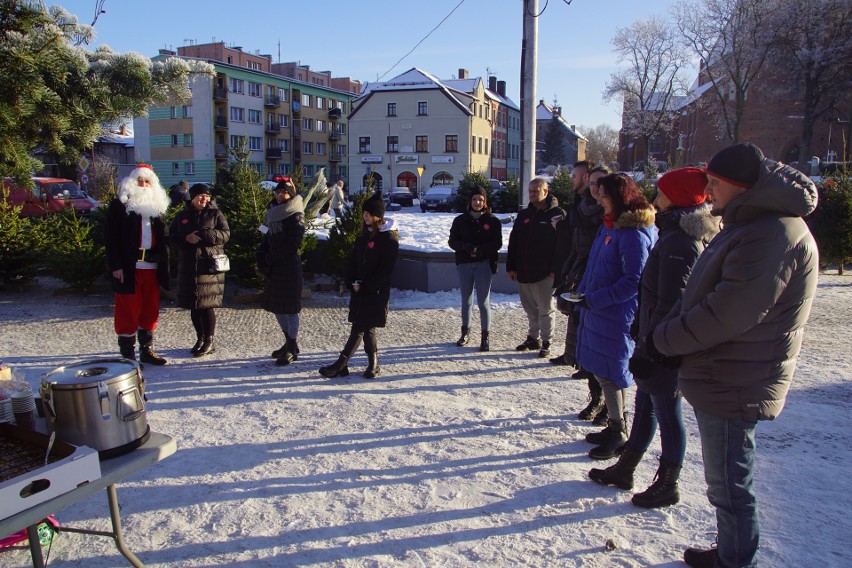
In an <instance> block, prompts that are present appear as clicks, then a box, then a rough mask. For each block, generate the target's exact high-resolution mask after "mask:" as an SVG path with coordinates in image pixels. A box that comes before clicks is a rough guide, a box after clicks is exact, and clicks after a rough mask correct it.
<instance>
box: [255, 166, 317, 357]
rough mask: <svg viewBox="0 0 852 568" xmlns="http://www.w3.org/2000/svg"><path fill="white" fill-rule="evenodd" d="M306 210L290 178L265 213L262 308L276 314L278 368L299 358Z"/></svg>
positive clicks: (260, 251)
mask: <svg viewBox="0 0 852 568" xmlns="http://www.w3.org/2000/svg"><path fill="white" fill-rule="evenodd" d="M304 211H305V207H304V203H303V202H302V196H301V195H299V192H298V190H297V189H296V186H295V185H293V181H292V180H291V179H290V178H283V179H282V181H281V182H279V183H278V186H276V188H275V204H273V206H272V207H270V209H269V211H267V212H266V221H265V223H264V225H265V227H266V229H267V230H266V233H265V234H264V235H263V238H262V239H261V241H260V245H259V246H258V248H257V269H258V271H259V272H260V273H261V274H262V275H263V276H264V278H265V279H266V284H265V286H264V288H263V308H264V309H265V310H266V311H268V312H272V313H273V314H275V318H276V319H277V320H278V325H280V326H281V331H283V332H284V339H285V342H284V345H282V346H281V348H280V349H276V350H275V351H273V352H272V357H273V358H274V359H275V364H276V365H289V364H290V363H292V362H293V361H295V360H296V358H297V357H298V355H299V344H298V341H297V338H298V335H299V313H300V312H301V311H302V287H303V284H304V278H303V276H302V258H301V257H300V256H299V248H300V247H301V246H302V238H303V237H304V236H305V213H304Z"/></svg>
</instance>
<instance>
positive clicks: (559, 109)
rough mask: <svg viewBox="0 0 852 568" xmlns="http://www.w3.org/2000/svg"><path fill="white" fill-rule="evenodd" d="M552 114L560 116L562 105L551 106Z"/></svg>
mask: <svg viewBox="0 0 852 568" xmlns="http://www.w3.org/2000/svg"><path fill="white" fill-rule="evenodd" d="M553 114H555V115H556V116H562V107H553Z"/></svg>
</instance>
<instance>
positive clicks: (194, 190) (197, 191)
mask: <svg viewBox="0 0 852 568" xmlns="http://www.w3.org/2000/svg"><path fill="white" fill-rule="evenodd" d="M199 195H210V188H209V187H208V186H207V184H206V183H196V184H193V186H192V187H190V188H189V197H190V199H195V198H196V197H197V196H199Z"/></svg>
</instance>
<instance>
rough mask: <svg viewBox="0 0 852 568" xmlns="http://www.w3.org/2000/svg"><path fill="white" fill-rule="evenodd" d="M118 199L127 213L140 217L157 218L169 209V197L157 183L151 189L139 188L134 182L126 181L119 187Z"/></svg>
mask: <svg viewBox="0 0 852 568" xmlns="http://www.w3.org/2000/svg"><path fill="white" fill-rule="evenodd" d="M118 199H119V200H120V201H121V202H122V203H124V205H125V206H126V207H127V210H128V211H132V212H133V213H137V214H139V215H141V216H142V217H159V216H160V215H163V214H164V213H165V212H166V210H167V209H168V208H169V196H168V195H166V192H165V191H164V190H163V188H162V186H160V184H159V183H155V184H153V185H152V186H151V187H140V186H139V184H138V183H136V180H135V179H133V180H128V181H127V183H124V184H122V185H121V189H120V190H119V192H118Z"/></svg>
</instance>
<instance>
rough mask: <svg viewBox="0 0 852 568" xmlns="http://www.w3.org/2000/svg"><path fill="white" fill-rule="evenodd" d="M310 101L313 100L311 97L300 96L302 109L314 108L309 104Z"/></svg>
mask: <svg viewBox="0 0 852 568" xmlns="http://www.w3.org/2000/svg"><path fill="white" fill-rule="evenodd" d="M311 99H313V97H312V96H311V95H302V106H303V107H311V106H314V105H312V104H311Z"/></svg>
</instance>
